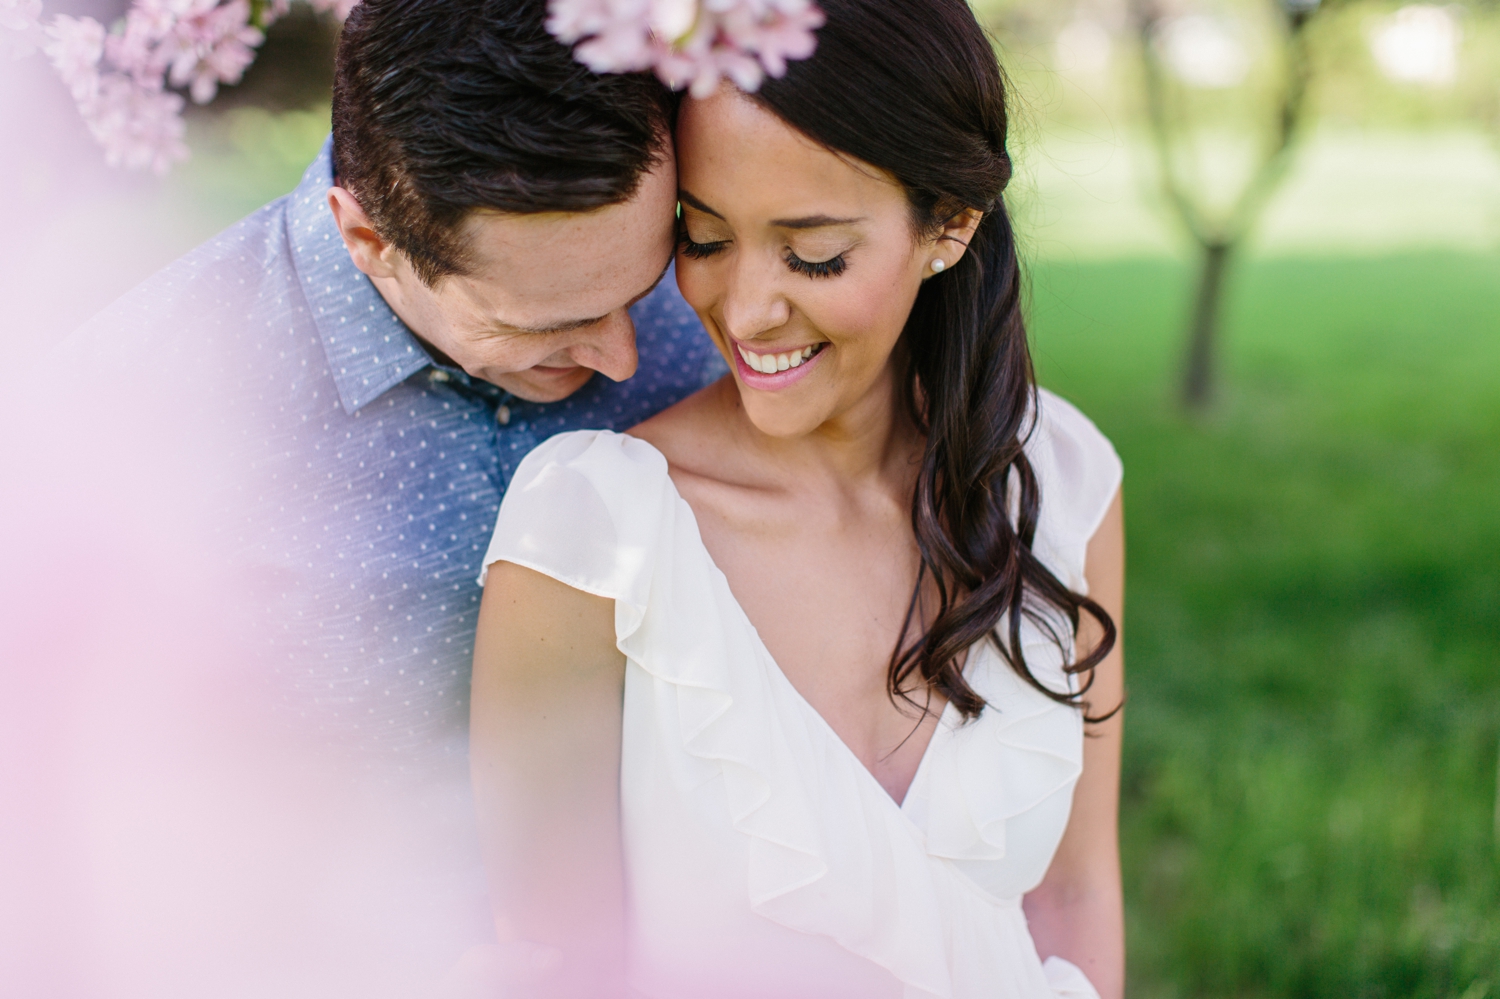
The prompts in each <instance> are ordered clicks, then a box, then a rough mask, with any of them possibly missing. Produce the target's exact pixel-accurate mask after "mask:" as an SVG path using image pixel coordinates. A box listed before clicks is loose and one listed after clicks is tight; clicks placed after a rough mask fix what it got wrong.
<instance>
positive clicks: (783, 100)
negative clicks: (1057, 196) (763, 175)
mask: <svg viewBox="0 0 1500 999" xmlns="http://www.w3.org/2000/svg"><path fill="white" fill-rule="evenodd" d="M819 6H820V7H821V8H822V10H823V12H824V14H825V15H826V16H827V23H826V24H825V25H824V26H823V28H822V29H821V30H819V32H818V50H817V52H816V53H815V54H814V55H813V57H812V58H811V59H807V60H805V61H801V62H794V63H792V64H791V66H790V68H789V70H788V72H787V74H786V76H785V77H783V78H781V79H776V80H767V81H766V83H765V85H764V86H763V87H762V89H761V90H760V92H759V93H758V94H756V95H754V96H755V100H757V101H758V102H759V103H760V104H761V105H762V106H764V107H765V108H767V109H769V110H770V111H771V112H772V113H774V114H775V115H777V116H778V117H779V118H781V119H782V120H783V121H785V122H786V123H787V124H789V125H791V126H792V127H793V128H795V129H797V130H798V131H800V132H802V133H804V134H806V135H808V136H809V137H811V138H812V139H813V140H815V141H817V142H819V143H821V144H823V145H824V146H827V147H828V148H830V149H832V150H835V151H838V152H842V153H845V154H848V155H849V156H853V157H855V158H857V159H860V160H863V161H864V162H866V163H869V164H871V165H872V166H875V167H879V168H880V169H882V170H884V171H886V172H888V173H889V174H891V175H892V176H894V177H895V178H896V179H897V180H898V181H899V182H900V183H901V185H902V186H903V187H904V188H905V190H906V194H907V197H908V199H909V201H910V203H911V208H912V215H913V219H914V222H915V227H916V229H917V231H918V232H919V233H922V234H925V235H928V236H931V235H935V234H937V233H939V232H941V231H942V227H943V224H944V223H945V222H946V221H947V220H949V219H951V218H953V217H954V216H956V215H958V214H959V213H960V212H962V211H964V210H965V209H975V210H978V211H981V212H983V213H984V217H983V219H982V221H981V222H980V223H979V227H978V229H977V230H976V231H975V233H974V236H973V239H972V240H971V241H970V243H969V248H968V251H967V252H966V253H965V254H964V256H963V257H962V258H961V259H960V260H959V262H958V263H957V264H956V265H955V266H953V267H952V268H950V269H948V270H947V271H944V272H943V273H942V274H939V275H935V276H933V277H931V278H929V279H928V280H927V281H925V282H924V283H923V286H922V290H921V292H920V293H919V294H918V296H917V301H916V305H915V306H914V307H913V308H912V312H911V316H910V318H909V319H908V320H907V323H906V329H905V331H904V333H903V335H902V336H903V342H904V345H905V350H906V353H907V356H908V357H909V359H910V360H909V377H908V378H907V380H906V383H905V392H906V398H907V402H908V404H909V405H910V407H911V411H912V414H913V417H914V418H915V419H916V421H917V425H918V426H919V427H921V428H922V429H923V430H924V431H925V433H926V437H927V443H926V449H925V452H924V454H923V456H922V465H921V469H920V472H919V475H918V480H917V488H916V495H915V496H914V498H913V502H912V526H913V528H914V530H915V532H916V538H917V545H918V548H919V550H920V552H921V557H922V565H921V570H920V573H919V576H918V579H917V585H916V588H915V590H914V591H913V593H912V600H911V604H910V606H909V608H908V610H907V626H908V629H909V630H908V631H907V632H906V634H908V635H909V634H911V633H912V630H913V629H916V628H917V627H918V625H919V622H918V621H917V615H918V612H919V609H920V601H919V596H920V595H921V593H922V592H923V589H924V585H929V584H928V583H927V581H928V580H930V581H931V584H930V585H932V587H933V588H934V589H935V591H936V593H937V597H938V605H937V608H936V615H935V616H934V617H933V619H932V623H931V625H930V626H929V627H928V628H927V629H926V630H925V631H920V632H919V634H918V637H917V638H916V639H915V640H914V641H903V642H901V643H899V644H898V645H897V648H896V649H895V651H894V652H893V653H892V656H891V664H890V673H889V676H888V684H889V688H890V691H891V695H892V696H893V697H895V696H903V697H905V696H906V695H905V694H903V693H902V692H903V691H906V690H908V689H909V688H910V687H911V683H910V681H911V678H912V674H913V673H914V672H915V673H917V674H919V675H920V676H921V678H922V680H923V681H925V683H926V685H927V686H928V687H929V689H933V690H937V691H940V692H941V693H942V694H943V695H944V696H945V697H946V698H947V699H948V700H949V701H951V702H952V703H953V705H954V706H955V707H956V708H957V709H958V710H959V711H960V712H962V713H963V715H964V717H965V718H972V717H974V716H975V715H977V714H978V713H979V712H980V711H981V710H982V709H983V707H984V699H983V698H982V697H980V696H979V694H978V693H976V692H975V691H974V689H973V688H972V687H970V686H969V684H968V682H967V681H966V680H965V679H964V676H963V673H962V671H961V669H960V668H959V663H960V661H961V657H962V655H963V653H964V652H965V650H967V649H968V648H969V647H970V646H971V645H973V644H974V643H975V642H978V641H981V640H983V639H985V638H987V637H993V638H994V640H995V642H996V644H997V646H998V647H999V649H1000V652H1001V654H1002V655H1004V656H1005V658H1006V659H1007V661H1008V662H1009V663H1010V665H1011V667H1012V668H1013V669H1014V670H1015V671H1016V672H1017V673H1018V674H1019V675H1020V676H1021V677H1022V678H1024V679H1025V680H1026V681H1027V682H1029V683H1030V684H1031V685H1032V686H1034V687H1035V688H1036V689H1038V690H1040V691H1041V692H1042V693H1044V694H1046V695H1047V696H1048V697H1050V698H1052V699H1053V700H1056V701H1060V702H1063V703H1069V704H1082V702H1083V697H1084V695H1085V694H1086V693H1087V691H1088V689H1089V687H1090V685H1091V684H1092V683H1093V675H1094V668H1095V667H1097V666H1098V665H1099V663H1100V662H1101V661H1103V659H1104V657H1105V656H1106V655H1108V654H1109V651H1110V649H1111V648H1113V646H1114V643H1115V634H1116V632H1115V625H1114V622H1113V621H1111V620H1110V617H1109V614H1108V613H1106V612H1105V610H1104V608H1102V607H1100V606H1099V605H1098V604H1097V603H1095V602H1094V601H1093V600H1090V599H1089V598H1088V597H1086V596H1083V595H1081V594H1078V593H1074V592H1073V591H1071V590H1069V589H1068V587H1067V586H1065V585H1063V583H1062V582H1060V581H1059V580H1058V579H1057V577H1056V576H1054V575H1053V574H1052V573H1051V572H1050V571H1048V569H1047V567H1046V566H1044V565H1043V564H1042V563H1041V561H1040V560H1039V559H1038V558H1037V557H1036V555H1035V554H1033V553H1032V550H1031V545H1032V541H1033V540H1034V538H1035V536H1036V529H1037V518H1038V513H1039V509H1040V503H1041V496H1040V492H1039V489H1038V485H1037V479H1036V475H1035V473H1034V472H1033V470H1032V467H1031V464H1030V463H1029V462H1028V461H1027V460H1026V454H1025V452H1024V450H1023V449H1022V445H1023V443H1024V435H1025V434H1027V433H1028V432H1029V430H1030V427H1031V426H1032V425H1033V420H1032V414H1033V413H1034V412H1035V407H1036V404H1037V399H1036V384H1035V379H1034V377H1033V373H1032V367H1031V354H1030V351H1029V350H1028V348H1027V344H1026V326H1025V322H1024V319H1023V317H1022V314H1021V274H1020V265H1019V263H1018V261H1017V259H1016V246H1015V237H1014V234H1013V232H1012V230H1011V224H1010V218H1009V217H1008V216H1007V214H1006V210H1005V202H1004V200H1003V199H1002V192H1003V191H1004V190H1005V186H1006V184H1007V183H1008V182H1009V180H1010V176H1011V162H1010V157H1009V155H1008V154H1007V152H1006V146H1005V136H1006V125H1007V116H1006V107H1005V83H1004V78H1003V76H1002V74H1001V71H1000V65H999V63H998V61H997V60H996V58H995V52H994V48H993V47H992V45H991V43H990V40H989V38H988V36H986V34H985V32H984V30H983V29H982V28H981V27H980V26H979V24H978V23H977V22H976V21H975V19H974V14H973V12H972V11H971V10H970V9H969V5H968V4H967V3H965V2H964V0H819ZM1081 612H1086V613H1088V614H1089V615H1090V616H1092V617H1093V618H1095V619H1096V620H1097V621H1098V622H1099V623H1100V625H1102V626H1103V632H1104V634H1103V638H1102V639H1101V640H1100V642H1099V644H1098V645H1097V646H1095V647H1094V648H1093V649H1091V650H1089V651H1088V653H1087V654H1086V655H1080V656H1077V657H1076V658H1075V659H1074V661H1073V662H1072V664H1071V665H1068V666H1067V667H1066V669H1067V671H1068V672H1070V673H1074V674H1078V675H1079V678H1080V682H1079V683H1078V684H1077V690H1076V692H1069V691H1066V690H1062V691H1059V690H1053V689H1051V688H1050V687H1048V686H1047V685H1046V684H1044V683H1042V682H1041V681H1040V680H1038V679H1037V677H1036V676H1035V675H1034V674H1033V673H1032V671H1031V668H1030V667H1029V666H1028V665H1027V663H1026V657H1025V654H1024V652H1023V650H1022V643H1021V625H1022V621H1023V620H1027V619H1029V620H1031V621H1032V622H1033V623H1034V624H1035V625H1036V626H1037V627H1039V628H1040V629H1042V631H1043V632H1044V633H1045V634H1047V635H1048V636H1049V637H1050V638H1051V639H1052V640H1053V641H1055V642H1057V643H1058V644H1059V645H1060V646H1061V647H1062V648H1063V650H1064V654H1065V656H1066V654H1067V652H1068V648H1069V644H1070V641H1069V639H1070V638H1071V634H1068V635H1065V634H1062V630H1063V629H1062V627H1061V625H1062V619H1066V621H1067V622H1068V625H1069V631H1070V632H1071V633H1072V634H1076V632H1077V630H1078V623H1079V616H1080V613H1081ZM1059 614H1060V615H1061V617H1059ZM1002 626H1003V628H1004V633H1003V634H1002V633H1001V628H1002ZM1111 713H1112V712H1111ZM1106 717H1107V716H1106ZM1090 720H1094V721H1097V720H1102V719H1100V718H1093V719H1090Z"/></svg>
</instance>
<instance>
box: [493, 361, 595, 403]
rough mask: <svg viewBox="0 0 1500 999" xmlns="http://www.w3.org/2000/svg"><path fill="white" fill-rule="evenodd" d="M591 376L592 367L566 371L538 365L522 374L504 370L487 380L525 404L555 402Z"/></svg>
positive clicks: (567, 369) (573, 390) (580, 385)
mask: <svg viewBox="0 0 1500 999" xmlns="http://www.w3.org/2000/svg"><path fill="white" fill-rule="evenodd" d="M593 375H594V369H593V368H585V367H583V366H581V365H577V366H574V367H568V368H548V367H541V366H538V367H534V368H527V369H526V370H525V371H507V372H505V373H504V374H497V375H495V376H494V377H493V378H491V379H489V380H490V381H491V382H493V383H494V384H496V385H498V386H500V387H501V388H503V389H505V391H507V392H509V393H510V394H511V395H513V396H515V397H516V398H518V399H525V400H526V401H527V402H558V401H559V400H562V399H566V398H567V397H568V396H570V395H572V394H573V393H574V392H577V391H578V390H579V389H581V388H583V387H584V386H585V385H587V384H588V382H589V379H590V378H592V377H593Z"/></svg>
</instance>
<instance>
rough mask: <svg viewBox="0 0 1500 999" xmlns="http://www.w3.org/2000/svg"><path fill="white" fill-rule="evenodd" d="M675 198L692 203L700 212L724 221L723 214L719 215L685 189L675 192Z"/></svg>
mask: <svg viewBox="0 0 1500 999" xmlns="http://www.w3.org/2000/svg"><path fill="white" fill-rule="evenodd" d="M677 200H678V201H686V202H687V203H688V204H690V205H692V206H693V207H694V208H696V209H698V210H699V211H700V212H703V213H705V214H707V215H712V216H713V217H714V218H716V219H718V220H719V221H720V222H722V221H724V216H722V215H720V214H719V213H718V212H716V211H714V210H713V209H712V208H710V207H708V206H707V205H705V204H704V203H703V202H701V201H699V200H698V199H697V198H695V197H693V196H692V195H691V194H689V193H688V192H686V191H682V190H679V191H678V192H677Z"/></svg>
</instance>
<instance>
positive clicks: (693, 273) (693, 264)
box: [677, 253, 714, 313]
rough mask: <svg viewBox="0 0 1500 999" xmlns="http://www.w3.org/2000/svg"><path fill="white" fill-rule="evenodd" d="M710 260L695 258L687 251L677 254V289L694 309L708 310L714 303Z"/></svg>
mask: <svg viewBox="0 0 1500 999" xmlns="http://www.w3.org/2000/svg"><path fill="white" fill-rule="evenodd" d="M707 263H708V261H704V260H694V259H693V258H692V257H689V256H688V255H687V254H685V253H679V254H677V290H678V291H680V292H682V298H683V300H684V301H685V302H687V304H688V305H691V306H692V307H693V310H694V311H696V312H699V313H702V312H707V311H708V308H709V306H710V305H712V304H713V297H714V296H713V287H712V286H713V276H712V268H710V267H708V266H706V264H707Z"/></svg>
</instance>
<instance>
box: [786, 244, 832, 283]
mask: <svg viewBox="0 0 1500 999" xmlns="http://www.w3.org/2000/svg"><path fill="white" fill-rule="evenodd" d="M782 259H783V260H785V261H786V265H787V266H788V267H790V268H791V269H792V270H793V271H796V272H797V273H798V274H806V275H807V276H808V277H818V278H825V277H838V276H839V275H840V274H842V273H844V268H845V267H846V266H848V263H847V261H845V260H844V255H843V254H842V253H840V254H838V255H837V256H833V257H829V258H828V259H827V260H803V259H802V258H801V257H799V256H797V254H795V253H793V252H792V251H791V250H790V249H788V250H787V251H786V256H785V257H783V258H782Z"/></svg>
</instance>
